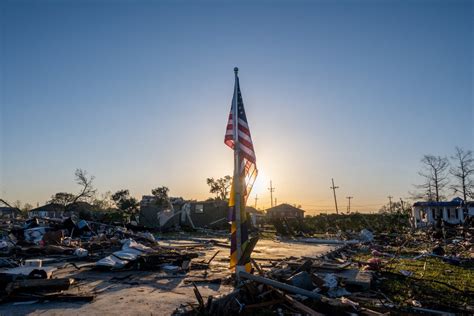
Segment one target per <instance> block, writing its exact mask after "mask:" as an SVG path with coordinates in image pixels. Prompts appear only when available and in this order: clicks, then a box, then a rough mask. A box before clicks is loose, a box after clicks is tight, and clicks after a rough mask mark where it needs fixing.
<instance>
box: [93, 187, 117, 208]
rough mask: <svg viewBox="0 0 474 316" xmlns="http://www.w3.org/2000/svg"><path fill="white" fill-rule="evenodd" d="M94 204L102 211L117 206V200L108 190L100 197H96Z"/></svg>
mask: <svg viewBox="0 0 474 316" xmlns="http://www.w3.org/2000/svg"><path fill="white" fill-rule="evenodd" d="M92 205H94V206H95V207H96V208H97V209H99V210H102V211H105V210H109V209H111V208H113V207H114V206H115V202H114V201H113V200H112V192H110V191H107V192H105V193H103V194H101V196H100V198H99V197H96V198H94V200H93V201H92Z"/></svg>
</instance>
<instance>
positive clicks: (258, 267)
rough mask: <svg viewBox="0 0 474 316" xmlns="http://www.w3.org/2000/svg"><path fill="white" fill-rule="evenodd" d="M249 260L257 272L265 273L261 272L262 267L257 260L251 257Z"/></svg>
mask: <svg viewBox="0 0 474 316" xmlns="http://www.w3.org/2000/svg"><path fill="white" fill-rule="evenodd" d="M250 262H251V263H252V265H253V266H254V267H255V269H257V271H258V274H260V275H265V273H264V272H263V270H262V268H261V267H260V265H259V264H258V262H257V261H255V260H254V259H253V258H250Z"/></svg>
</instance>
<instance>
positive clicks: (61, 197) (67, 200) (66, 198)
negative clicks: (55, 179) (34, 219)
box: [48, 192, 76, 206]
mask: <svg viewBox="0 0 474 316" xmlns="http://www.w3.org/2000/svg"><path fill="white" fill-rule="evenodd" d="M75 198H76V196H75V195H74V194H72V193H67V192H58V193H56V194H55V195H53V196H51V200H49V201H48V203H54V204H61V205H63V206H67V205H69V204H71V203H73V202H74V200H75Z"/></svg>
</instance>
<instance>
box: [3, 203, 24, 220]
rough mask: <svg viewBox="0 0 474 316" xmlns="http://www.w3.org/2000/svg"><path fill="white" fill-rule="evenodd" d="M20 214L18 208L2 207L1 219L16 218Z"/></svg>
mask: <svg viewBox="0 0 474 316" xmlns="http://www.w3.org/2000/svg"><path fill="white" fill-rule="evenodd" d="M19 213H20V212H19V211H18V209H17V208H16V207H9V206H0V218H10V219H11V218H15V217H17V216H18V215H19Z"/></svg>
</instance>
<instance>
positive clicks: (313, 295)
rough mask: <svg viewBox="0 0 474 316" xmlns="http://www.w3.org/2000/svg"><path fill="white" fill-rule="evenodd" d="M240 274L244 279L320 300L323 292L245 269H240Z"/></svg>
mask: <svg viewBox="0 0 474 316" xmlns="http://www.w3.org/2000/svg"><path fill="white" fill-rule="evenodd" d="M239 276H240V277H241V278H244V279H248V280H252V281H255V282H258V283H262V284H266V285H269V286H273V287H275V288H278V289H281V290H283V291H287V292H291V293H295V294H300V295H303V296H306V297H309V298H314V299H318V300H319V299H321V294H318V293H315V292H311V291H308V290H305V289H301V288H299V287H296V286H293V285H289V284H285V283H281V282H278V281H275V280H272V279H268V278H265V277H261V276H258V275H253V274H250V273H247V272H245V271H240V272H239Z"/></svg>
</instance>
